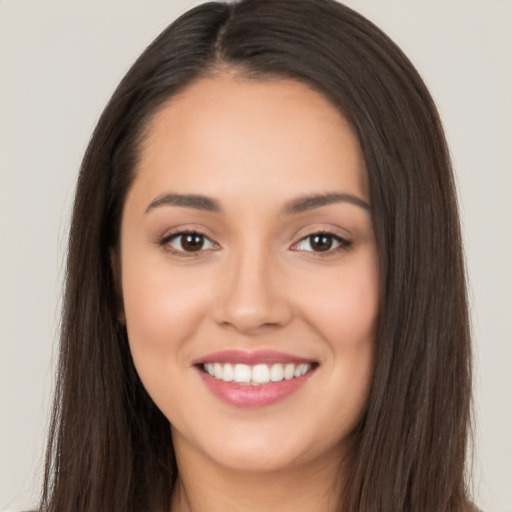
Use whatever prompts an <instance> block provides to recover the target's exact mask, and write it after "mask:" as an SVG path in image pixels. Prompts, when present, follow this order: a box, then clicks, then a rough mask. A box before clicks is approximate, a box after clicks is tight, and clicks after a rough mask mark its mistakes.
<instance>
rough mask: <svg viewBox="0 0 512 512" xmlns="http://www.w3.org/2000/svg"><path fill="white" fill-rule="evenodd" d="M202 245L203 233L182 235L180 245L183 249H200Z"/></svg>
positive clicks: (191, 250)
mask: <svg viewBox="0 0 512 512" xmlns="http://www.w3.org/2000/svg"><path fill="white" fill-rule="evenodd" d="M203 245H204V237H203V235H199V234H198V233H188V234H186V235H182V238H181V246H182V247H183V250H184V251H188V252H194V251H200V250H201V249H202V248H203Z"/></svg>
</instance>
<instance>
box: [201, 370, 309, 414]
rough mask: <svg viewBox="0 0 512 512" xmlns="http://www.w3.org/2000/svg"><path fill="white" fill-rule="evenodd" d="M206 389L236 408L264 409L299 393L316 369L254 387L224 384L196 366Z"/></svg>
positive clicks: (231, 383)
mask: <svg viewBox="0 0 512 512" xmlns="http://www.w3.org/2000/svg"><path fill="white" fill-rule="evenodd" d="M196 368H197V370H198V372H199V374H200V376H201V378H202V379H203V382H204V383H205V384H206V387H207V388H208V389H209V390H210V391H211V392H212V393H213V394H214V395H215V396H217V397H218V398H220V399H221V400H223V401H224V402H227V403H228V404H230V405H234V406H236V407H264V406H267V405H271V404H274V403H276V402H279V401H280V400H283V399H284V398H286V397H288V396H289V395H291V394H292V393H294V392H295V391H298V390H299V389H300V388H301V387H302V386H303V385H304V384H305V383H306V382H307V381H308V379H309V377H311V375H312V374H313V373H314V372H315V368H313V370H311V371H309V372H308V373H306V374H305V375H302V376H301V377H297V378H294V379H290V380H282V381H279V382H269V383H268V384H260V385H258V386H253V385H251V384H236V383H234V382H224V381H223V380H219V379H216V378H214V377H211V376H210V375H208V374H207V373H205V372H203V371H202V370H200V369H199V368H198V367H197V366H196Z"/></svg>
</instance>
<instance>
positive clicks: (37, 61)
mask: <svg viewBox="0 0 512 512" xmlns="http://www.w3.org/2000/svg"><path fill="white" fill-rule="evenodd" d="M192 3H193V2H190V1H187V0H180V1H171V0H166V1H163V0H162V1H156V0H150V1H144V2H143V1H142V0H139V1H129V0H123V1H113V0H110V1H107V0H103V1H101V2H100V1H91V0H87V1H85V0H74V1H70V0H59V1H53V0H34V1H29V0H10V1H6V0H4V1H3V2H0V283H1V287H0V510H7V509H13V510H15V509H18V510H20V509H23V508H27V507H30V506H33V505H34V504H35V503H36V502H37V495H38V491H39V488H40V482H41V454H42V452H43V446H44V441H43V440H44V436H45V428H46V422H47V411H48V404H49V396H50V389H51V381H52V372H53V366H52V353H53V351H54V350H55V339H56V337H57V334H56V333H57V327H58V317H59V297H60V281H61V278H62V266H63V255H64V251H65V239H66V230H67V224H68V212H69V208H70V203H71V200H72V196H73V186H74V181H75V178H76V174H77V169H78V167H79V163H80V160H81V156H82V154H83V151H84V149H85V147H86V144H87V141H88V138H89V136H90V133H91V131H92V129H93V127H94V125H95V123H96V120H97V118H98V116H99V114H100V112H101V110H102V108H103V106H104V104H105V103H106V101H107V99H108V98H109V96H110V94H111V92H112V90H113V88H114V87H115V85H116V84H117V82H118V81H119V80H120V78H121V77H122V76H123V74H124V73H125V71H126V70H127V68H128V67H129V65H130V64H131V63H132V62H133V61H134V59H135V58H136V57H137V56H138V54H139V53H140V52H141V51H142V49H143V48H144V47H145V46H146V45H147V44H148V43H149V42H150V41H151V40H152V39H153V37H155V36H156V35H157V34H158V33H159V32H160V31H161V30H162V29H163V28H164V27H165V26H166V25H167V24H168V22H169V21H170V20H171V19H173V18H174V17H176V15H177V14H179V13H181V12H183V11H184V10H186V8H187V7H188V6H190V5H192ZM194 3H198V2H194ZM347 3H349V5H351V6H353V7H354V8H356V9H357V10H359V11H360V12H361V13H363V14H365V15H366V16H367V17H369V18H370V19H372V20H373V21H375V22H376V23H377V24H378V25H379V26H381V28H383V29H384V30H385V31H387V32H388V34H389V35H390V36H391V37H392V38H394V39H395V41H396V42H397V43H398V44H399V45H400V46H401V47H402V48H403V49H404V51H405V52H406V53H407V54H408V55H409V57H410V58H411V59H412V61H413V62H414V63H415V64H416V66H417V68H418V69H419V71H420V73H421V74H422V76H423V77H424V78H425V80H426V82H427V85H428V86H429V87H430V89H431V92H432V94H433V96H434V98H435V99H436V101H437V102H438V106H439V109H440V112H441V115H442V117H443V119H444V122H445V127H446V131H447V135H448V139H449V143H450V145H451V149H452V154H453V159H454V164H455V168H456V172H457V176H458V183H459V192H460V201H461V206H462V215H463V222H464V230H465V236H466V252H467V262H468V272H469V277H470V282H471V289H472V314H473V327H474V338H475V348H476V350H475V352H476V363H477V371H476V374H475V380H476V412H477V420H478V432H477V443H476V458H475V476H476V492H475V494H476V502H477V503H478V504H479V505H480V506H481V507H482V508H483V509H484V510H486V511H488V512H512V322H511V313H512V307H511V306H512V286H511V284H512V266H511V263H510V262H511V261H512V254H511V253H512V229H511V224H512V223H511V219H512V207H511V191H512V176H511V174H512V173H511V171H512V150H511V147H512V36H511V26H512V2H511V1H510V0H351V1H350V2H347Z"/></svg>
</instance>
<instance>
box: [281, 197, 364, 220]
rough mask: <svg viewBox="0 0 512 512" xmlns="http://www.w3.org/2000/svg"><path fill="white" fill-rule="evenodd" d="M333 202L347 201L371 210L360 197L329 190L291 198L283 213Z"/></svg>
mask: <svg viewBox="0 0 512 512" xmlns="http://www.w3.org/2000/svg"><path fill="white" fill-rule="evenodd" d="M334 203H349V204H353V205H355V206H359V207H361V208H363V209H364V210H367V211H370V210H371V206H370V204H369V203H367V202H366V201H364V200H363V199H361V198H360V197H357V196H354V195H352V194H343V193H340V192H329V193H326V194H313V195H307V196H304V197H299V198H297V199H292V200H291V201H289V202H288V203H286V205H285V207H284V209H283V211H284V213H287V214H290V215H291V214H296V213H302V212H305V211H307V210H312V209H314V208H320V207H321V206H327V205H330V204H334Z"/></svg>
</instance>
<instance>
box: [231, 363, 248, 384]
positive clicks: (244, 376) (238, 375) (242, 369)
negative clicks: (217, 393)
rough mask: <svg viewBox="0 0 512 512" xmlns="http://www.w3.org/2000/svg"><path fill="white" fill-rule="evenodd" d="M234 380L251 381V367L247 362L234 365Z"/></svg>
mask: <svg viewBox="0 0 512 512" xmlns="http://www.w3.org/2000/svg"><path fill="white" fill-rule="evenodd" d="M235 382H240V383H241V384H242V383H244V384H245V383H247V384H249V382H251V367H250V366H249V365H247V364H236V365H235Z"/></svg>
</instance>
